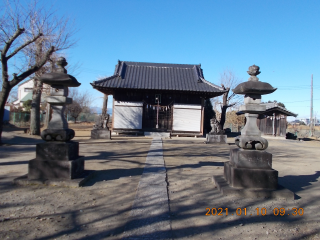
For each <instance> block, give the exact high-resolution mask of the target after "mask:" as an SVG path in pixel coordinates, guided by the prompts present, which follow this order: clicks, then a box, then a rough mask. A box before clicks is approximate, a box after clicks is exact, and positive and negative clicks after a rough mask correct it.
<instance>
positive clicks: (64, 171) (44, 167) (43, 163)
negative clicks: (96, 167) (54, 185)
mask: <svg viewBox="0 0 320 240" xmlns="http://www.w3.org/2000/svg"><path fill="white" fill-rule="evenodd" d="M83 170H84V157H80V158H78V159H77V160H71V161H59V160H36V159H34V160H30V161H29V171H28V179H29V180H35V179H37V180H39V179H41V180H46V179H48V180H52V179H74V178H76V177H78V176H80V175H81V174H82V172H83Z"/></svg>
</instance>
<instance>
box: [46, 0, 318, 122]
mask: <svg viewBox="0 0 320 240" xmlns="http://www.w3.org/2000/svg"><path fill="white" fill-rule="evenodd" d="M42 1H43V2H44V3H47V2H48V1H49V0H42ZM52 3H54V4H55V7H57V8H58V9H59V11H58V14H62V15H64V14H67V15H68V16H70V17H71V18H74V19H75V22H76V26H77V28H78V29H79V31H78V33H77V34H76V36H75V37H76V38H77V39H79V41H78V43H77V45H76V46H75V47H73V48H72V49H69V50H68V51H67V52H66V55H67V60H68V62H69V64H70V65H72V64H75V63H76V62H80V63H81V64H82V67H81V69H80V73H79V74H78V75H77V76H76V77H77V79H78V81H80V82H81V83H82V85H81V87H80V90H86V89H89V90H90V91H92V93H93V94H94V97H96V100H95V101H94V105H96V106H99V107H100V106H101V105H102V103H101V98H99V97H102V94H101V93H99V92H98V91H96V90H94V89H92V87H91V85H90V84H89V83H90V82H92V81H94V80H96V79H97V77H99V76H110V75H112V74H113V72H114V67H115V65H116V63H117V60H118V59H120V60H122V61H139V62H159V63H182V64H199V63H201V66H202V68H203V71H204V76H205V78H206V79H207V80H208V81H210V82H213V83H215V84H219V78H220V73H222V72H223V71H224V70H225V69H226V68H228V69H232V70H233V71H234V72H235V74H236V75H237V76H238V77H239V78H240V79H242V80H243V81H247V79H248V77H249V75H248V74H247V72H246V71H247V70H248V67H249V66H250V65H252V64H256V65H258V66H260V70H261V74H260V75H259V76H258V77H259V78H260V80H261V81H264V82H268V83H270V84H271V85H272V86H274V87H276V88H278V90H277V91H276V92H274V93H272V94H270V95H266V96H263V99H262V100H263V101H268V100H277V101H280V102H283V103H284V104H285V105H286V107H287V108H288V109H289V110H291V111H292V112H295V113H298V114H299V116H298V118H304V117H309V116H310V81H311V74H313V79H314V112H315V113H317V116H318V118H320V107H319V105H320V83H319V79H320V68H319V63H320V62H319V60H320V31H319V30H320V24H319V23H320V21H319V12H320V1H312V0H308V1H294V0H290V1H289V0H287V1H285V0H282V1H279V0H277V1H273V0H268V1H262V0H261V1H257V0H255V1H241V0H233V1H229V0H223V1H222V0H220V1H218V0H216V1H215V0H211V1H188V0H171V1H169V0H168V1H166V0H162V1H156V0H148V1H147V0H117V1H116V0H113V1H108V0H91V1H89V0H63V1H62V0H52ZM109 102H110V104H111V101H109Z"/></svg>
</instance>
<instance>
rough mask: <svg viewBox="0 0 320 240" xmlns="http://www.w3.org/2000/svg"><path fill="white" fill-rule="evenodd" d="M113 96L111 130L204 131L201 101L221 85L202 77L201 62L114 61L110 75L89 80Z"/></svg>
mask: <svg viewBox="0 0 320 240" xmlns="http://www.w3.org/2000/svg"><path fill="white" fill-rule="evenodd" d="M91 85H92V86H93V88H94V89H97V90H98V91H100V92H102V93H104V94H108V95H113V110H112V111H113V112H112V131H113V132H118V133H120V132H136V133H138V132H140V133H141V132H142V133H145V132H168V133H170V134H171V135H191V136H192V135H194V136H200V135H203V134H204V130H203V123H204V122H203V121H204V102H205V100H206V99H209V98H213V97H216V96H219V95H222V94H223V93H224V92H225V90H223V88H221V87H219V86H217V85H215V84H213V83H210V82H208V81H207V80H205V78H204V75H203V70H202V69H201V65H192V64H168V63H145V62H127V61H118V64H117V65H116V67H115V71H114V74H113V75H112V76H110V77H107V78H105V79H102V80H98V81H94V82H93V83H91Z"/></svg>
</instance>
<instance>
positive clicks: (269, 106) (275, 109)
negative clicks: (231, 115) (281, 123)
mask: <svg viewBox="0 0 320 240" xmlns="http://www.w3.org/2000/svg"><path fill="white" fill-rule="evenodd" d="M261 104H262V105H266V111H265V112H263V113H262V114H264V115H268V116H272V115H273V113H282V114H284V115H287V116H293V117H297V116H298V114H296V113H293V112H291V111H289V110H288V109H286V108H284V107H281V106H279V105H278V104H277V103H275V102H272V103H261ZM241 114H244V112H242V111H239V112H237V115H241Z"/></svg>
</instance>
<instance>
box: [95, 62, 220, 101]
mask: <svg viewBox="0 0 320 240" xmlns="http://www.w3.org/2000/svg"><path fill="white" fill-rule="evenodd" d="M91 85H92V86H93V87H94V88H96V89H98V90H102V89H103V88H108V89H141V90H146V89H148V90H173V91H188V92H201V93H209V94H210V95H212V96H219V95H222V94H223V93H224V92H225V90H224V89H223V88H221V87H219V86H217V85H215V84H213V83H210V82H208V81H207V80H205V79H204V76H203V72H202V69H201V66H200V65H191V64H169V63H145V62H127V61H118V64H117V65H116V68H115V72H114V75H112V76H110V77H107V78H105V79H102V80H98V81H94V82H93V83H91Z"/></svg>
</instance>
